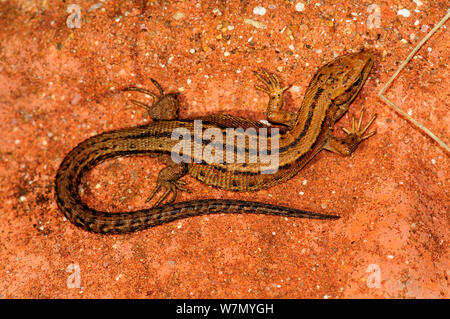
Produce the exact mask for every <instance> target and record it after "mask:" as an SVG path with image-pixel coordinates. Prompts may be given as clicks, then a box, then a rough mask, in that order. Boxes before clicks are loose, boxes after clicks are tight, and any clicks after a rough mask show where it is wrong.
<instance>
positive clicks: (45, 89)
mask: <svg viewBox="0 0 450 319" xmlns="http://www.w3.org/2000/svg"><path fill="white" fill-rule="evenodd" d="M69 4H75V5H78V6H79V8H80V13H79V14H80V16H81V20H80V24H79V26H80V28H74V29H70V28H68V26H67V22H68V17H69V16H70V15H72V18H75V16H73V14H74V12H75V11H72V13H67V9H68V6H69ZM257 7H260V8H257ZM73 8H74V9H71V10H76V7H73ZM255 8H256V9H255ZM261 8H264V10H263V9H261ZM446 10H447V1H441V0H438V1H426V0H421V1H406V0H400V1H393V0H386V1H384V2H377V1H372V2H355V1H350V0H343V1H339V4H333V3H332V1H306V0H304V1H302V0H300V1H252V0H249V1H227V2H223V1H218V2H217V1H186V2H184V1H178V2H176V1H114V2H113V1H105V2H101V1H97V2H95V1H78V0H77V1H71V2H68V1H66V2H63V1H57V0H48V1H40V0H39V1H37V0H36V1H33V0H31V1H19V0H16V1H3V2H0V119H1V122H0V123H1V124H0V125H1V131H2V144H1V145H0V200H1V202H2V205H1V206H0V207H1V208H0V213H1V216H2V223H0V297H2V298H18V297H27V298H39V297H41V298H55V297H56V298H69V297H70V298H94V297H97V298H108V297H116V298H131V297H135V298H182V297H186V298H223V297H231V298H239V297H242V298H271V297H273V298H321V299H322V298H348V297H361V298H368V297H374V298H448V297H449V294H448V287H449V282H448V278H449V275H450V273H449V270H448V269H449V263H450V260H449V257H450V256H449V253H448V251H449V250H448V243H449V232H448V229H449V220H448V212H449V210H450V209H449V208H450V198H449V194H448V189H450V185H449V181H450V178H449V174H448V167H449V166H450V165H449V164H450V163H449V157H448V155H447V154H445V153H444V151H443V150H442V149H440V148H439V146H438V145H436V144H435V143H434V142H432V141H431V140H430V139H428V138H427V137H426V136H424V135H422V134H421V133H420V132H419V131H417V130H416V129H414V128H412V127H411V126H410V125H409V124H408V122H406V121H405V120H404V119H403V118H401V117H399V116H398V115H397V114H396V113H394V112H393V111H392V110H391V109H390V108H389V107H387V106H386V105H385V104H384V103H383V102H382V101H380V100H379V99H378V98H377V92H378V91H379V90H380V89H381V88H382V86H383V85H384V84H385V83H386V81H387V80H388V79H389V78H390V77H391V75H392V74H393V73H394V72H395V70H396V68H397V67H398V65H399V63H400V62H401V61H402V60H403V59H404V58H405V57H406V56H407V55H408V53H409V52H410V51H411V50H412V48H413V47H414V46H415V45H416V44H417V43H418V42H419V41H420V40H421V39H422V38H423V37H424V36H425V34H426V33H427V32H428V31H429V30H430V29H431V28H432V27H433V25H434V24H435V23H437V22H438V21H439V20H440V19H441V18H442V17H443V16H444V15H445V12H446ZM70 24H72V25H75V26H76V19H72V20H69V25H70ZM449 36H450V34H449V32H448V23H447V25H446V26H444V27H443V28H442V29H441V30H440V31H438V32H437V33H436V34H435V35H434V36H433V37H432V38H431V39H430V40H429V41H428V42H427V43H426V45H425V46H424V47H423V48H422V49H421V50H420V51H419V52H418V53H417V55H416V58H414V59H413V60H412V61H411V62H410V63H409V64H408V66H407V67H406V68H405V69H404V70H403V71H402V73H401V74H400V76H399V77H398V78H397V79H396V81H395V82H394V83H393V84H392V86H391V87H390V88H389V90H388V91H387V92H386V95H387V97H388V98H390V99H392V100H393V101H394V102H395V103H396V104H397V105H400V106H401V107H402V108H403V109H404V110H406V111H407V112H408V113H409V114H411V115H412V116H413V117H414V118H416V119H417V120H418V121H419V122H421V123H423V124H424V125H425V126H427V127H428V128H429V129H431V130H432V131H433V132H434V133H435V134H436V135H438V136H439V137H441V138H443V139H444V140H445V139H447V140H445V142H447V143H448V142H449V141H448V136H450V125H449V115H448V109H447V108H446V106H447V105H448V96H449V87H450V85H449V84H450V83H449V79H450V76H449V68H448V65H449V55H448V52H449V49H450V48H449V44H450V38H449ZM362 49H364V50H369V51H371V52H374V53H375V61H374V67H373V70H372V71H371V73H370V76H369V78H368V79H367V82H366V84H365V85H364V87H363V89H362V90H361V92H360V94H359V95H358V96H357V97H356V98H355V101H354V103H353V104H352V105H351V106H350V109H349V112H348V115H344V116H343V118H342V120H341V121H340V122H339V123H338V124H337V126H338V127H337V128H336V129H335V134H337V135H338V136H343V135H339V134H341V127H347V128H348V127H351V117H352V116H353V115H358V114H359V111H360V110H361V108H362V107H364V108H365V110H366V115H365V116H364V122H366V121H367V120H368V118H369V117H370V116H369V115H372V114H374V113H377V114H378V118H377V120H376V122H374V123H373V129H376V131H377V134H376V135H375V136H373V137H372V138H370V139H368V140H367V141H364V143H362V144H361V145H360V147H359V148H358V150H357V151H356V152H355V153H354V154H353V155H352V156H351V157H348V158H344V157H339V156H335V155H333V154H327V153H325V152H321V153H320V154H319V155H318V156H317V157H316V158H314V159H313V160H312V161H311V162H310V163H309V165H308V166H307V167H305V168H304V169H303V170H302V171H301V172H300V173H299V174H298V175H297V176H296V177H295V178H293V179H291V180H289V181H287V182H286V183H283V184H280V185H277V186H274V187H271V188H268V189H264V190H260V191H258V192H252V193H250V192H238V193H236V192H231V191H224V190H221V189H216V188H211V187H208V186H205V185H203V184H202V183H201V182H199V181H197V180H195V179H193V178H191V177H188V176H187V177H185V178H183V179H184V180H185V181H187V182H188V184H189V189H190V190H191V191H192V193H191V194H189V193H183V194H179V196H178V198H177V201H192V200H205V199H210V198H213V199H224V200H247V201H255V202H263V203H267V204H272V205H282V206H287V207H298V208H302V209H305V210H308V211H317V212H327V213H330V214H336V215H337V214H339V215H340V216H341V218H340V219H339V220H334V221H332V222H328V221H326V222H323V221H317V220H307V219H301V221H299V220H297V219H294V218H284V217H279V216H266V215H254V214H251V215H243V214H239V215H238V214H233V215H230V214H228V215H227V214H216V215H203V216H198V217H193V218H188V219H181V220H177V221H174V222H172V223H169V224H164V225H161V226H158V227H155V228H152V229H148V230H145V231H142V232H138V233H133V234H125V235H111V236H100V235H97V234H92V233H89V232H85V231H82V230H80V229H79V228H78V227H75V226H74V225H72V224H71V223H70V222H69V221H68V220H66V219H65V218H64V216H63V215H62V214H61V213H60V211H59V209H58V207H57V204H56V201H55V194H54V191H53V190H54V186H55V185H54V177H55V174H56V171H57V169H58V167H59V165H60V163H61V162H62V160H63V158H64V157H65V155H66V154H68V153H69V152H70V150H71V149H72V148H74V147H75V146H76V145H77V144H79V143H80V142H82V141H83V140H85V139H87V138H89V137H91V136H94V135H96V134H99V133H101V132H105V131H108V130H113V129H118V128H123V127H131V126H136V125H145V124H148V123H150V119H149V118H148V114H147V111H146V110H144V109H142V108H139V107H137V106H135V105H133V104H131V103H130V100H132V99H137V95H136V94H137V93H135V92H120V91H121V89H123V88H125V87H129V86H140V87H142V88H150V87H152V85H153V84H152V83H151V81H150V78H154V79H157V80H158V81H159V82H160V83H161V84H163V87H164V89H165V91H166V92H179V93H181V94H180V96H179V99H180V104H181V105H180V118H194V117H198V116H205V115H208V114H212V113H218V112H220V113H228V114H233V115H236V116H242V117H246V118H251V119H253V120H260V119H264V118H265V111H266V105H267V102H268V99H267V96H266V95H265V94H264V93H262V92H258V91H256V90H255V89H254V85H255V84H259V83H258V82H257V81H258V79H257V78H256V77H255V75H254V74H253V71H258V70H260V69H261V67H262V66H263V67H264V68H265V69H267V70H268V71H270V72H273V73H276V74H278V75H279V77H280V80H281V82H282V83H283V84H285V85H292V87H291V88H290V89H288V90H287V91H286V92H285V104H286V105H287V110H289V111H291V112H296V111H297V110H298V107H299V105H300V103H301V102H302V99H303V97H304V95H305V92H306V88H307V86H308V83H309V82H310V81H311V79H312V77H313V75H314V72H315V71H316V70H317V68H318V67H320V66H321V65H324V63H326V62H327V61H330V60H332V59H333V58H334V57H336V56H340V55H342V54H345V53H350V52H359V51H361V50H362ZM139 100H142V101H143V102H145V103H150V102H151V98H148V99H147V98H146V96H145V95H139ZM162 168H163V165H161V164H160V163H158V162H157V161H156V160H155V159H151V158H148V157H123V158H118V159H114V160H108V161H105V162H104V163H102V164H99V165H98V166H96V167H95V168H94V169H93V170H92V171H89V172H88V173H87V174H86V176H85V177H84V178H83V179H82V180H81V185H80V197H81V199H83V201H85V202H86V204H87V205H88V206H89V207H93V208H94V209H96V210H98V211H113V212H118V211H132V210H141V209H145V208H148V207H149V204H148V203H146V202H145V200H146V198H147V197H148V195H149V194H150V193H151V190H152V188H153V187H154V185H155V182H156V178H157V175H158V172H159V171H160V170H161V169H162ZM223 207H224V206H223V205H221V206H218V208H217V209H223ZM76 274H79V275H80V277H79V278H80V281H79V282H78V281H77V280H76V276H75V275H76Z"/></svg>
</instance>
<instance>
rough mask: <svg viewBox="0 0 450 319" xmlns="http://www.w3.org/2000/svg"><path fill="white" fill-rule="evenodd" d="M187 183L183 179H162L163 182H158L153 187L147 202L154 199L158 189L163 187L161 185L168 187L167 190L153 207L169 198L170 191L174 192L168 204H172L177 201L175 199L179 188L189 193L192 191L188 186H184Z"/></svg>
mask: <svg viewBox="0 0 450 319" xmlns="http://www.w3.org/2000/svg"><path fill="white" fill-rule="evenodd" d="M185 184H186V183H185V182H183V181H170V182H168V181H161V182H158V184H157V185H156V187H155V188H154V189H153V191H152V193H151V194H150V196H149V197H148V198H147V200H146V202H149V201H151V200H152V199H153V197H155V195H156V193H158V191H159V190H160V189H161V187H164V188H165V189H166V191H165V192H164V193H163V194H162V195H161V197H160V198H159V199H158V200H157V201H156V203H155V204H154V205H153V207H157V206H159V205H161V203H162V202H163V201H164V200H165V199H166V198H167V196H169V194H170V193H172V197H171V198H170V199H169V200H168V201H167V202H166V204H172V203H173V202H174V201H175V199H176V198H177V190H180V191H183V192H188V193H190V192H191V191H190V190H189V189H188V188H186V187H184V185H185Z"/></svg>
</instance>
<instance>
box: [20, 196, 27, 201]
mask: <svg viewBox="0 0 450 319" xmlns="http://www.w3.org/2000/svg"><path fill="white" fill-rule="evenodd" d="M26 200H27V198H26V197H25V196H23V195H22V196H20V197H19V201H21V202H24V201H26Z"/></svg>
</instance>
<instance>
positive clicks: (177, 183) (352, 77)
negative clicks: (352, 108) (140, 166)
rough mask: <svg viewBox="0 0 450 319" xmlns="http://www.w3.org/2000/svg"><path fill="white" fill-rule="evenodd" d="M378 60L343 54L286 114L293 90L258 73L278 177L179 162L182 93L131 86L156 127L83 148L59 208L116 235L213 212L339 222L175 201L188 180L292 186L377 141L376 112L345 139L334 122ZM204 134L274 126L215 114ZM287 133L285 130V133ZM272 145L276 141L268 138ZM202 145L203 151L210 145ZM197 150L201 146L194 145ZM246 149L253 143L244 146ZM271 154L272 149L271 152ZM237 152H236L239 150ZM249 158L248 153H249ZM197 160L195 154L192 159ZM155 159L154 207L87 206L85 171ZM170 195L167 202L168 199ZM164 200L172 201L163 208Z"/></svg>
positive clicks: (61, 189)
mask: <svg viewBox="0 0 450 319" xmlns="http://www.w3.org/2000/svg"><path fill="white" fill-rule="evenodd" d="M373 61H374V56H373V54H372V53H370V52H364V51H361V52H358V53H351V54H347V55H342V56H339V57H337V58H335V59H333V60H332V61H330V62H328V63H326V64H325V65H323V66H322V67H320V68H319V69H318V71H317V72H316V73H315V75H314V76H313V78H312V80H311V81H310V83H309V86H308V88H307V89H306V91H305V95H304V98H303V101H302V103H301V105H300V108H299V111H298V113H291V112H288V111H286V110H283V109H282V106H283V94H284V92H285V91H286V90H287V89H288V88H289V87H290V86H285V87H282V86H281V84H280V80H279V78H278V77H277V76H276V75H275V74H270V73H269V72H268V71H266V70H264V69H262V70H261V71H260V72H259V73H258V72H255V75H256V77H257V78H258V79H259V80H260V81H261V83H262V84H263V86H258V85H255V88H256V89H257V90H259V91H262V92H264V93H266V94H267V95H268V96H269V102H268V106H267V120H268V122H269V124H270V123H272V124H274V125H275V124H276V125H278V126H279V127H280V128H281V129H280V131H279V133H278V135H276V137H277V138H278V139H279V140H278V141H279V146H278V149H277V151H278V156H279V166H278V169H277V170H276V171H274V172H272V173H268V174H262V173H261V165H262V164H261V162H260V161H257V162H256V163H250V162H249V161H248V157H246V158H245V161H243V162H240V163H237V162H232V163H227V162H222V163H207V162H205V161H204V160H200V161H198V160H197V161H196V160H193V161H192V159H193V157H195V155H194V156H192V155H189V156H191V157H190V159H191V161H190V162H179V163H176V162H174V161H173V159H172V157H171V150H172V149H173V147H174V146H175V145H176V143H178V141H177V140H174V139H173V138H172V132H173V131H174V130H175V129H177V128H180V127H181V128H184V129H185V130H187V131H188V132H191V133H193V130H194V124H193V123H194V121H193V120H192V119H184V120H183V119H179V116H178V111H179V106H180V103H179V100H178V95H179V93H168V94H165V93H164V90H163V89H162V87H161V86H160V84H159V83H158V82H157V81H156V80H154V79H151V81H152V83H153V84H154V85H155V86H156V88H157V89H158V91H159V95H158V94H156V93H153V92H152V91H149V90H146V89H143V88H138V87H128V88H125V89H124V91H137V92H141V93H145V94H148V95H149V96H151V97H152V98H153V103H152V105H147V104H144V103H142V102H139V101H137V100H131V102H132V103H134V104H136V105H138V106H142V107H144V108H145V109H147V111H148V113H149V115H150V117H151V119H152V122H150V123H149V124H145V125H140V126H134V127H127V128H122V129H117V130H112V131H107V132H104V133H100V134H98V135H95V136H93V137H90V138H88V139H87V140H85V141H83V142H81V143H80V144H78V146H76V147H75V148H73V149H72V150H71V151H70V152H69V153H68V154H67V156H66V157H65V158H64V159H63V161H62V162H61V164H60V166H59V169H58V171H57V173H56V177H55V194H56V202H57V204H58V207H59V208H60V210H61V211H62V212H63V214H64V216H65V217H66V218H67V219H68V220H69V221H70V222H72V223H73V224H75V225H76V226H79V227H81V228H82V229H84V230H87V231H91V232H95V233H102V234H117V233H129V232H134V231H138V230H142V229H145V228H149V227H153V226H157V225H161V224H164V223H168V222H171V221H174V220H177V219H180V218H187V217H192V216H198V215H203V214H213V213H256V214H268V215H279V216H288V217H301V218H313V219H337V218H339V216H336V215H329V214H320V213H314V212H309V211H304V210H299V209H295V208H290V207H285V206H278V205H271V204H266V203H261V202H253V201H242V200H231V199H202V200H192V201H183V202H174V201H175V198H176V196H177V190H179V191H189V190H188V189H187V188H186V187H185V184H186V183H185V182H184V181H181V180H180V178H182V177H183V176H185V175H187V174H189V175H191V176H192V177H194V178H196V179H198V180H200V181H201V182H204V183H205V184H207V185H210V186H213V187H218V188H222V189H225V190H232V191H258V190H260V189H263V188H268V187H272V186H274V185H277V184H280V183H282V182H285V181H287V180H288V179H290V178H292V177H293V176H295V175H296V174H297V173H298V172H299V171H300V170H301V169H302V168H303V167H305V165H306V164H308V163H309V162H310V161H311V159H313V158H314V157H315V156H316V155H317V154H318V153H319V152H320V151H321V150H327V151H331V152H334V153H337V154H340V155H343V156H349V155H351V154H352V153H353V152H354V151H355V150H356V148H357V147H358V145H359V144H360V143H361V142H362V141H364V140H366V139H367V138H369V137H371V136H373V135H374V134H375V131H374V132H371V133H368V134H366V133H365V132H366V131H367V129H368V128H369V127H370V125H371V124H372V122H373V121H374V120H375V118H376V114H375V115H374V116H373V117H372V118H371V119H370V120H369V121H368V123H367V124H366V125H364V126H362V118H363V113H364V109H362V110H361V113H360V117H359V120H358V121H357V120H356V119H355V117H352V127H351V129H345V128H344V129H343V130H344V132H345V133H346V137H344V138H338V137H335V136H334V135H333V127H334V125H335V123H336V122H337V121H338V120H339V119H340V118H341V117H342V116H343V115H344V114H345V113H346V112H347V110H348V108H349V105H350V103H351V102H352V101H353V100H354V99H355V97H356V96H357V94H358V93H359V91H360V90H361V88H362V86H363V84H364V83H365V81H366V80H367V77H368V76H369V73H370V70H371V69H372V66H373ZM201 119H202V120H203V122H202V123H203V127H202V129H206V128H215V129H219V130H221V132H224V130H225V129H226V128H229V127H231V128H239V127H240V128H244V129H245V128H252V127H253V128H259V129H260V128H267V127H268V126H269V125H265V124H262V123H261V122H258V121H254V120H250V119H246V118H243V117H238V116H232V115H226V114H213V115H209V116H204V117H202V118H201ZM283 128H284V129H283ZM269 139H270V138H269ZM198 143H200V144H199V145H197V146H200V147H202V148H205V144H204V141H199V142H198ZM194 144H195V143H194ZM245 145H246V147H247V146H248V145H249V144H248V143H247V144H245ZM267 148H268V149H270V147H269V146H268V147H267ZM236 151H237V150H236V149H234V152H236ZM246 151H247V152H248V151H249V150H248V149H246ZM190 154H191V153H190ZM138 155H139V156H142V155H145V156H151V157H156V158H157V159H158V160H159V161H161V162H162V163H164V164H165V165H166V166H165V167H164V168H163V169H162V170H161V171H160V172H159V175H158V177H157V184H156V186H155V188H154V189H153V191H152V193H151V195H150V197H149V198H148V200H151V199H153V198H154V197H155V195H156V194H157V193H158V192H159V191H160V190H162V189H165V191H164V193H163V194H162V195H161V196H160V198H159V200H158V201H157V202H156V203H155V205H154V206H153V207H150V208H145V209H140V210H136V211H129V212H117V213H116V212H115V213H109V212H106V211H99V210H96V209H94V208H91V207H89V206H88V205H87V204H86V203H85V202H83V201H82V199H81V197H80V194H79V185H80V183H81V179H82V177H83V176H84V175H85V173H86V172H87V171H89V170H90V169H91V168H93V167H94V166H96V165H97V164H99V163H100V162H102V161H104V160H106V159H110V158H116V157H123V156H138ZM169 195H171V197H170V198H169V199H167V198H168V197H169ZM164 201H166V202H164Z"/></svg>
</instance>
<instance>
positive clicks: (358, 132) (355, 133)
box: [342, 108, 377, 143]
mask: <svg viewBox="0 0 450 319" xmlns="http://www.w3.org/2000/svg"><path fill="white" fill-rule="evenodd" d="M363 115H364V108H363V109H362V110H361V114H360V115H359V121H358V124H356V119H355V117H354V116H353V117H352V129H351V130H348V129H346V128H342V130H343V131H344V132H345V133H346V134H347V138H348V137H351V138H354V139H355V140H358V143H361V142H362V141H364V140H366V139H368V138H369V137H371V136H373V135H375V133H376V132H375V131H373V132H372V133H369V134H367V135H364V133H366V131H367V129H368V128H369V127H370V125H372V123H373V121H375V119H376V118H377V115H376V114H375V115H374V116H372V118H371V119H370V120H369V123H367V125H366V126H365V127H364V128H363V129H361V125H362V119H363Z"/></svg>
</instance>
